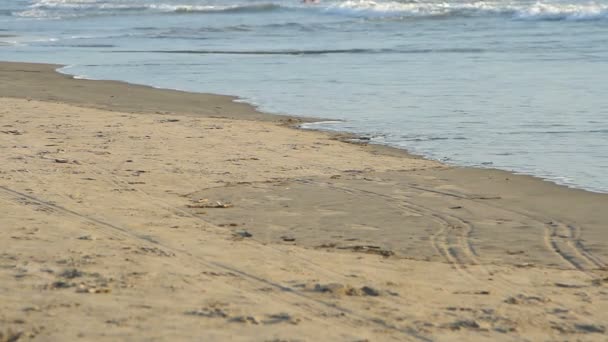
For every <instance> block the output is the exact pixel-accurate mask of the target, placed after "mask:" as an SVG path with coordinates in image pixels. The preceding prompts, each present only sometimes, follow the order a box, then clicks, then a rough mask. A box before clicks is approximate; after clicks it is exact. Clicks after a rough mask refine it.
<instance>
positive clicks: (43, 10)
mask: <svg viewBox="0 0 608 342" xmlns="http://www.w3.org/2000/svg"><path fill="white" fill-rule="evenodd" d="M281 8H284V7H283V6H281V5H280V4H276V3H272V2H268V3H254V4H231V5H204V4H202V5H201V4H195V5H193V4H173V3H141V2H130V1H122V2H109V1H97V0H38V1H36V2H34V3H33V4H31V5H30V6H29V7H28V9H26V10H23V11H20V12H12V14H13V15H15V16H20V17H33V18H69V17H85V16H102V15H108V14H112V15H115V14H120V13H125V12H129V13H138V12H139V13H143V14H146V13H168V14H171V13H174V14H188V13H193V14H196V13H199V14H204V13H208V14H213V13H249V12H251V13H256V12H270V11H275V10H278V9H281Z"/></svg>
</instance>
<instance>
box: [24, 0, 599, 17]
mask: <svg viewBox="0 0 608 342" xmlns="http://www.w3.org/2000/svg"><path fill="white" fill-rule="evenodd" d="M182 1H183V2H182V3H175V2H172V1H168V0H165V2H155V3H150V2H145V1H138V0H119V1H111V0H36V1H35V2H34V3H33V4H31V5H30V6H29V8H28V9H26V10H24V11H21V12H17V13H13V14H14V15H18V16H25V17H35V18H66V17H68V18H69V17H81V16H95V15H116V14H120V13H122V12H130V13H133V12H143V13H174V14H175V13H177V14H184V13H199V14H201V13H203V14H204V13H209V14H212V13H259V12H270V11H278V10H290V11H308V12H310V13H321V14H325V15H336V16H346V17H357V18H369V19H378V18H390V19H407V18H413V17H414V18H425V17H431V18H433V17H484V16H502V17H508V18H511V19H514V20H581V21H583V20H605V19H608V4H604V3H597V2H579V1H577V0H569V1H570V2H556V1H554V0H544V1H538V2H535V3H533V2H528V1H524V0H516V1H503V0H490V1H473V0H471V1H460V0H446V1H435V0H399V1H395V0H376V1H374V0H323V1H321V2H320V3H318V4H314V5H303V4H301V3H299V2H298V1H296V0H269V1H267V2H254V3H251V2H247V1H245V0H241V1H239V2H233V3H228V4H217V2H213V4H212V3H210V2H208V1H203V0H201V1H198V2H193V1H187V0H182Z"/></svg>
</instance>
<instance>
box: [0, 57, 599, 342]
mask: <svg viewBox="0 0 608 342" xmlns="http://www.w3.org/2000/svg"><path fill="white" fill-rule="evenodd" d="M53 69H54V66H49V65H37V64H18V63H0V153H1V156H2V163H1V165H0V227H2V234H1V235H0V341H4V340H11V338H12V340H15V339H23V340H29V339H31V340H40V341H48V340H52V341H69V340H95V341H98V340H107V341H118V340H129V341H134V340H135V341H137V340H146V341H150V340H162V341H165V340H200V341H212V340H234V341H315V340H316V341H391V340H395V341H409V340H414V341H415V340H422V341H431V340H433V341H435V340H436V341H451V340H466V341H477V340H480V341H486V340H492V341H494V340H504V341H517V340H532V341H561V340H563V341H571V340H582V341H587V340H589V341H606V340H607V339H608V323H607V322H608V268H607V264H608V231H607V230H606V222H608V210H606V208H608V196H606V195H601V194H593V193H589V192H585V191H580V190H573V189H567V188H565V187H561V186H557V185H554V184H551V183H548V182H544V181H541V180H538V179H535V178H532V177H528V176H518V175H513V174H510V173H507V172H503V171H496V170H478V169H472V168H456V167H448V166H445V165H442V164H439V163H436V162H433V161H428V160H424V159H421V158H417V157H414V156H408V155H407V154H406V153H403V152H397V151H393V150H391V149H385V148H379V147H374V146H366V145H361V144H348V143H345V142H342V141H340V140H339V139H337V138H336V137H335V136H330V135H327V134H323V133H319V132H310V131H301V130H294V129H292V128H289V127H286V126H285V125H284V124H281V121H286V120H288V119H287V118H285V117H278V116H271V115H266V114H263V113H259V112H256V111H255V110H254V109H253V108H251V107H249V106H247V105H244V104H236V103H234V102H232V98H230V97H224V96H219V95H203V94H190V93H181V92H176V91H163V90H157V89H153V88H147V87H141V86H134V85H128V84H124V83H120V82H102V81H84V80H72V79H70V78H69V77H67V76H64V75H59V74H56V73H54V72H53Z"/></svg>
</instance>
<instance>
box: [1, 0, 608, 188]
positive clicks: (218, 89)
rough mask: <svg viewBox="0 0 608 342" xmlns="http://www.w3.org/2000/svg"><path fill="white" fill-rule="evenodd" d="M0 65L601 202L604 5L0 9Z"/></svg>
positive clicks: (57, 5) (606, 165) (606, 114)
mask: <svg viewBox="0 0 608 342" xmlns="http://www.w3.org/2000/svg"><path fill="white" fill-rule="evenodd" d="M0 60H16V61H34V62H53V63H61V64H66V65H68V67H66V68H64V69H62V71H63V72H66V73H70V74H74V75H78V76H80V77H86V78H93V79H117V80H125V81H129V82H133V83H142V84H149V85H153V86H157V87H165V88H174V89H182V90H191V91H200V92H212V93H222V94H231V95H237V96H240V97H241V98H243V99H244V100H245V101H248V102H251V103H253V104H255V105H258V106H259V107H260V108H261V109H262V110H265V111H269V112H275V113H288V114H294V115H305V116H315V117H324V118H328V119H336V120H342V121H339V122H326V123H320V124H314V125H310V127H311V128H321V129H330V130H347V131H353V132H357V133H362V134H366V135H368V136H370V137H372V140H373V141H374V142H377V143H383V144H389V145H393V146H397V147H402V148H406V149H408V150H410V151H412V152H415V153H419V154H422V155H425V156H427V157H429V158H434V159H438V160H444V161H446V162H449V163H453V164H457V165H473V166H483V167H494V168H500V169H506V170H512V171H515V172H519V173H527V174H532V175H536V176H539V177H543V178H545V179H548V180H551V181H555V182H557V183H560V184H565V185H569V186H574V187H579V188H585V189H589V190H593V191H599V192H608V0H601V1H599V0H598V1H586V0H543V1H538V2H537V1H528V0H512V1H470V0H444V1H436V0H406V1H386V0H376V1H369V0H351V1H344V0H342V1H339V0H321V2H320V3H318V4H314V5H306V4H302V3H300V2H299V1H297V0H223V1H219V0H215V1H214V0H2V1H0Z"/></svg>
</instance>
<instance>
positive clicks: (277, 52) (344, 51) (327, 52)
mask: <svg viewBox="0 0 608 342" xmlns="http://www.w3.org/2000/svg"><path fill="white" fill-rule="evenodd" d="M112 52H114V53H166V54H198V55H290V56H301V55H331V54H376V53H382V54H387V53H396V54H427V53H465V54H466V53H473V54H477V53H483V52H486V50H484V49H477V48H446V49H367V48H353V49H313V50H297V49H293V50H292V49H288V50H116V51H112Z"/></svg>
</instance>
